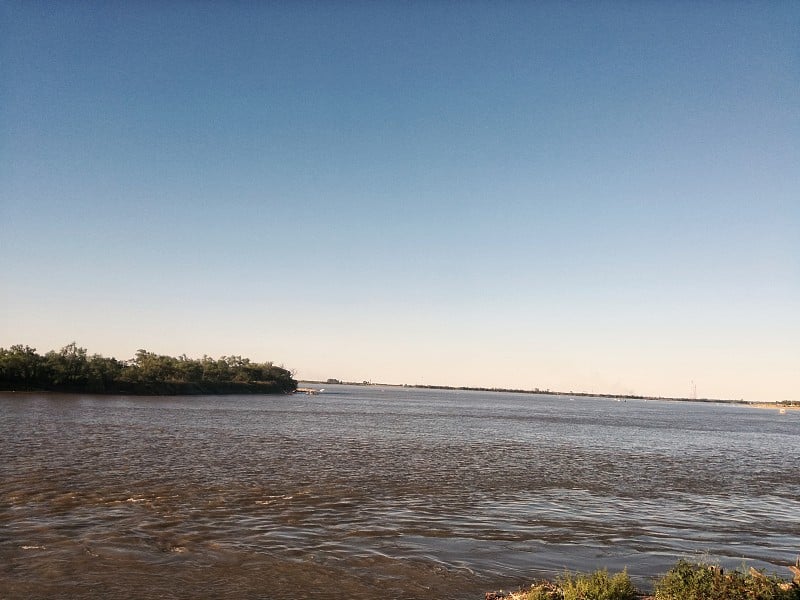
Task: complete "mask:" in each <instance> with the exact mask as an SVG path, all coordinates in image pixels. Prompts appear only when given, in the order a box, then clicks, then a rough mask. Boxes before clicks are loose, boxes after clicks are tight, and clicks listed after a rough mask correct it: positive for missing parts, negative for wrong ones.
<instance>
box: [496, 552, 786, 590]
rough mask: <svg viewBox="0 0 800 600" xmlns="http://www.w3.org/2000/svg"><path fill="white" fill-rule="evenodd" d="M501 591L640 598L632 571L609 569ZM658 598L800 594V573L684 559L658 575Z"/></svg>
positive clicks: (570, 575) (566, 575)
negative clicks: (791, 577) (788, 576)
mask: <svg viewBox="0 0 800 600" xmlns="http://www.w3.org/2000/svg"><path fill="white" fill-rule="evenodd" d="M791 568H792V569H793V570H794V567H791ZM798 568H800V565H798ZM795 572H796V571H795ZM489 597H490V596H489V595H488V594H487V598H489ZM497 597H508V598H511V599H512V600H635V599H636V598H638V597H639V594H638V593H637V591H636V588H634V586H633V583H632V582H631V580H630V578H629V577H628V573H627V572H626V571H622V572H621V573H615V574H613V575H609V573H608V571H607V570H605V569H603V570H598V571H595V572H594V573H591V574H589V575H587V574H582V573H575V574H572V573H569V572H567V573H565V574H564V575H563V576H561V577H559V578H557V579H556V581H555V582H553V583H550V582H540V583H535V584H533V585H532V586H531V587H530V588H529V589H527V590H524V591H520V592H517V593H512V594H511V595H510V596H507V595H505V594H503V595H501V596H497ZM655 599H656V600H800V575H798V576H797V577H796V579H795V582H794V583H790V582H787V581H784V580H782V579H781V578H780V577H778V576H777V575H766V574H764V573H763V572H762V571H758V570H756V569H753V568H751V569H749V570H747V571H746V572H745V571H744V570H742V571H737V570H733V571H727V572H726V571H724V570H723V569H722V568H721V567H718V566H714V565H709V564H704V563H697V564H694V563H689V562H687V561H685V560H681V561H679V562H678V564H676V565H675V566H674V567H672V569H670V570H669V572H668V573H667V574H666V575H664V576H663V577H661V578H660V579H659V580H657V581H656V584H655Z"/></svg>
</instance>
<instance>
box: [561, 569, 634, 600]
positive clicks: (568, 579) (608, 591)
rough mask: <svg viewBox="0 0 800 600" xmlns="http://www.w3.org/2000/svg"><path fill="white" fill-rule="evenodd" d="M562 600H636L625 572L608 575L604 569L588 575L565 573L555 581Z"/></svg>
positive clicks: (631, 584)
mask: <svg viewBox="0 0 800 600" xmlns="http://www.w3.org/2000/svg"><path fill="white" fill-rule="evenodd" d="M557 583H558V585H559V587H561V591H562V593H563V594H564V600H636V588H634V587H633V583H631V580H630V577H628V572H627V571H622V572H621V573H615V574H614V575H609V574H608V571H607V570H606V569H603V570H598V571H595V572H594V573H591V574H589V575H585V574H581V573H576V574H574V575H573V574H572V573H569V572H567V573H565V574H564V575H563V576H562V577H559V578H558V580H557Z"/></svg>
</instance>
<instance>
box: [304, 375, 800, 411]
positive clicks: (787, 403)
mask: <svg viewBox="0 0 800 600" xmlns="http://www.w3.org/2000/svg"><path fill="white" fill-rule="evenodd" d="M302 382H303V383H310V384H314V385H327V386H331V385H355V386H361V387H367V386H383V387H401V388H410V389H422V390H452V391H459V392H501V393H506V394H530V395H540V396H568V397H583V398H610V399H612V400H617V399H619V400H656V401H664V402H704V403H713V404H738V405H741V406H752V407H756V408H791V409H800V401H792V400H782V401H776V402H755V401H750V400H733V399H723V398H678V397H670V396H643V395H639V394H604V393H600V394H595V393H590V392H559V391H554V390H540V389H533V390H526V389H516V388H489V387H470V386H450V385H424V384H409V383H373V382H365V381H364V382H357V381H339V380H331V379H329V380H327V381H314V380H310V379H304V380H302Z"/></svg>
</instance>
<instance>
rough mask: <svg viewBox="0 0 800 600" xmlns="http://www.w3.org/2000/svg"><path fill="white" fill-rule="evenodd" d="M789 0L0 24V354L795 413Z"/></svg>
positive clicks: (142, 11) (799, 201)
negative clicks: (24, 351) (239, 364)
mask: <svg viewBox="0 0 800 600" xmlns="http://www.w3.org/2000/svg"><path fill="white" fill-rule="evenodd" d="M798 32H800V3H797V2H769V3H756V2H718V3H717V2H599V3H594V2H586V3H583V2H574V3H570V2H566V3H564V2H552V3H550V2H445V1H431V2H263V3H261V2H255V3H251V2H227V3H226V2H221V3H211V2H164V3H162V2H135V1H134V2H113V1H112V2H72V1H65V2H35V1H21V0H20V1H9V0H4V1H2V2H0V70H2V76H1V77H0V158H1V160H0V268H2V279H1V282H2V283H0V286H1V287H0V309H2V310H0V346H4V347H8V346H10V345H12V344H15V343H24V344H29V345H32V346H34V347H36V348H37V349H38V350H39V351H40V352H46V351H48V350H50V349H58V348H60V347H61V346H63V345H65V344H67V343H69V342H71V341H73V340H75V341H77V342H78V344H79V345H81V346H84V347H86V348H88V349H89V351H90V352H98V353H101V354H104V355H107V356H116V357H118V358H129V357H131V356H133V354H134V353H135V352H136V350H137V349H138V348H146V349H148V350H150V351H153V352H157V353H164V354H173V355H177V354H181V353H186V354H188V355H190V356H200V355H202V354H203V353H207V354H210V355H213V356H219V355H222V354H241V355H244V356H249V357H250V358H252V359H254V360H259V361H262V360H273V361H275V362H277V363H283V364H285V365H286V366H287V367H289V368H292V369H295V370H296V371H297V375H298V376H299V377H302V378H314V379H318V378H323V379H324V378H328V377H336V378H342V379H347V380H358V381H360V380H372V381H381V382H393V383H426V384H451V385H475V386H503V387H523V388H534V387H539V388H542V389H544V388H550V389H559V390H565V391H569V390H575V391H578V390H582V391H595V392H610V393H630V392H634V393H640V394H658V395H678V396H687V395H690V394H691V393H692V382H694V385H696V387H697V394H698V396H709V397H727V398H745V399H751V400H781V399H800V395H798V389H800V35H799V34H798Z"/></svg>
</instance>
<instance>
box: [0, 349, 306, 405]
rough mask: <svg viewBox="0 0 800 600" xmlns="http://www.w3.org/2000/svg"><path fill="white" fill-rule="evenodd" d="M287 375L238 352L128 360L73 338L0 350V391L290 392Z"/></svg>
mask: <svg viewBox="0 0 800 600" xmlns="http://www.w3.org/2000/svg"><path fill="white" fill-rule="evenodd" d="M296 389H297V381H295V379H294V378H293V377H292V373H291V372H290V371H288V370H287V369H284V368H283V367H278V366H275V365H273V364H272V363H271V362H266V363H257V362H251V361H250V359H249V358H242V357H241V356H222V357H220V358H217V359H215V358H211V357H210V356H203V358H200V359H194V358H188V357H187V356H186V355H185V354H184V355H182V356H179V357H177V358H175V357H173V356H165V355H161V354H154V353H152V352H148V351H147V350H139V351H137V352H136V356H135V357H134V358H132V359H130V360H117V359H116V358H106V357H105V356H101V355H99V354H91V355H89V354H87V352H86V349H85V348H80V347H78V346H77V345H76V344H75V343H74V342H73V343H71V344H69V345H67V346H64V347H63V348H61V350H60V351H58V352H56V351H50V352H48V353H47V354H44V355H41V354H37V352H36V349H35V348H31V347H29V346H22V345H16V346H11V348H9V349H6V348H0V390H15V391H40V390H47V391H59V392H91V393H100V394H103V393H105V394H143V395H178V394H180V395H184V394H289V393H292V392H294V391H295V390H296Z"/></svg>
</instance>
